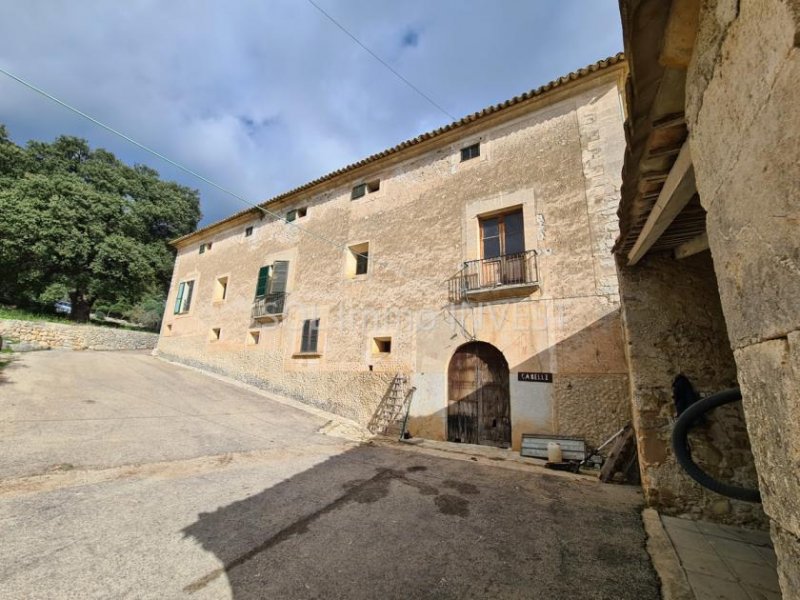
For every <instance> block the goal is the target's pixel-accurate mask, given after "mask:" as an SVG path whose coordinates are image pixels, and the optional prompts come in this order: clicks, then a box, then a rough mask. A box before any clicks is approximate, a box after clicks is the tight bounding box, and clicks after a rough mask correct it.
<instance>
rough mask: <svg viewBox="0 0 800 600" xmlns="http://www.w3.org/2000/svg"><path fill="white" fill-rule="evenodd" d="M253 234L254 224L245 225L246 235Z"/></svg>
mask: <svg viewBox="0 0 800 600" xmlns="http://www.w3.org/2000/svg"><path fill="white" fill-rule="evenodd" d="M251 235H253V226H252V225H250V227H245V229H244V237H250V236H251Z"/></svg>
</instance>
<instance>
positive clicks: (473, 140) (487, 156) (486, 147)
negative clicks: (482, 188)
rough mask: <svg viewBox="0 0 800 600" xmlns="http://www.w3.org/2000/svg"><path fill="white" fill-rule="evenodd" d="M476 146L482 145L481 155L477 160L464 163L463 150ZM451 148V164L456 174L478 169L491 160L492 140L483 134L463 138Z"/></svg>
mask: <svg viewBox="0 0 800 600" xmlns="http://www.w3.org/2000/svg"><path fill="white" fill-rule="evenodd" d="M475 144H480V154H479V155H478V156H476V157H475V158H471V159H469V160H464V161H462V160H461V150H463V149H464V148H468V147H470V146H474V145H475ZM450 148H451V159H450V164H451V167H452V171H453V172H454V173H456V172H458V171H461V170H463V169H474V168H477V167H479V166H480V165H482V164H484V163H486V162H487V161H489V160H491V154H492V140H491V139H489V137H488V136H487V135H486V134H485V133H483V134H479V135H473V136H470V137H466V138H463V139H461V140H459V141H458V142H456V143H454V144H451V145H450Z"/></svg>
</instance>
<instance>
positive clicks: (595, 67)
mask: <svg viewBox="0 0 800 600" xmlns="http://www.w3.org/2000/svg"><path fill="white" fill-rule="evenodd" d="M624 61H625V55H624V54H623V53H622V52H619V53H618V54H615V55H614V56H609V57H608V58H604V59H602V60H598V61H597V62H595V63H593V64H591V65H588V66H586V67H583V68H581V69H578V70H577V71H573V72H572V73H569V74H567V75H564V76H563V77H559V78H558V79H556V80H554V81H550V82H548V83H546V84H544V85H542V86H539V87H538V88H536V89H533V90H530V91H527V92H524V93H522V94H520V95H519V96H514V97H513V98H511V99H509V100H505V101H504V102H501V103H499V104H495V105H492V106H487V107H486V108H484V109H482V110H480V111H478V112H475V113H472V114H470V115H467V116H465V117H463V118H461V119H459V120H458V121H454V122H452V123H449V124H448V125H444V126H442V127H439V128H438V129H434V130H433V131H429V132H427V133H423V134H421V135H418V136H417V137H415V138H412V139H410V140H405V141H403V142H400V143H399V144H397V145H396V146H393V147H391V148H387V149H386V150H382V151H380V152H378V153H376V154H372V155H370V156H367V157H366V158H363V159H361V160H359V161H357V162H354V163H351V164H349V165H347V166H345V167H342V168H340V169H336V170H335V171H331V172H330V173H328V174H326V175H323V176H322V177H318V178H317V179H313V180H312V181H309V182H307V183H304V184H303V185H301V186H299V187H296V188H294V189H291V190H289V191H287V192H283V193H281V194H279V195H277V196H274V197H272V198H270V199H269V200H265V201H264V202H261V203H259V204H258V206H259V207H266V206H267V205H269V204H272V203H275V202H279V201H281V200H285V199H286V198H289V197H290V196H292V195H294V194H297V193H299V192H303V191H306V190H308V189H310V188H313V187H315V186H317V185H319V184H321V183H324V182H326V181H329V180H331V179H334V178H335V177H338V176H339V175H342V174H344V173H347V172H349V171H353V170H355V169H358V168H360V167H363V166H365V165H368V164H370V163H374V162H376V161H378V160H380V159H382V158H386V157H387V156H391V155H393V154H396V153H398V152H400V151H402V150H405V149H406V148H410V147H412V146H416V145H417V144H420V143H422V142H424V141H427V140H430V139H433V138H435V137H438V136H440V135H442V134H444V133H447V132H449V131H452V130H454V129H457V128H459V127H462V126H464V125H467V124H469V123H473V122H475V121H477V120H478V119H481V118H484V117H487V116H489V115H492V114H495V113H497V112H499V111H501V110H504V109H506V108H509V107H511V106H514V105H516V104H519V103H520V102H524V101H525V100H529V99H530V98H535V97H537V96H541V95H543V94H545V93H547V92H549V91H551V90H553V89H555V88H557V87H559V86H561V85H564V84H566V83H569V82H570V81H576V80H578V79H581V78H583V77H586V76H587V75H591V74H592V73H596V72H597V71H600V70H602V69H605V68H608V67H611V66H613V65H616V64H619V63H622V62H624ZM258 211H259V208H257V207H255V206H253V207H249V208H246V209H244V210H241V211H239V212H236V213H234V214H232V215H230V216H228V217H226V218H224V219H221V220H219V221H216V222H215V223H211V224H210V225H206V226H205V227H201V228H200V229H198V230H196V231H193V232H192V233H189V234H187V235H184V236H182V237H179V238H177V239H175V240H172V242H171V243H172V244H179V243H181V242H183V241H185V240H188V239H189V238H192V237H194V236H198V235H200V234H202V233H204V232H206V231H208V230H209V229H212V228H214V227H217V226H219V225H222V224H223V223H225V222H227V221H231V220H233V219H236V218H238V217H241V216H242V215H245V214H247V213H250V212H258Z"/></svg>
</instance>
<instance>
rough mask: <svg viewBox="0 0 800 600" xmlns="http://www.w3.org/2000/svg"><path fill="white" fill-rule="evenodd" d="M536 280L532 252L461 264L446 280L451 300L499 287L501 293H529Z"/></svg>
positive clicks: (487, 291) (534, 260)
mask: <svg viewBox="0 0 800 600" xmlns="http://www.w3.org/2000/svg"><path fill="white" fill-rule="evenodd" d="M538 283H539V266H538V263H537V261H536V251H535V250H527V251H525V252H519V253H517V254H505V255H503V256H497V257H495V258H483V259H480V260H471V261H468V262H465V263H464V267H463V268H462V269H461V271H459V272H458V273H457V274H456V275H455V276H454V277H452V278H451V279H450V280H449V284H450V288H449V296H450V301H451V302H461V301H462V300H464V298H469V297H471V296H474V297H479V296H481V295H487V294H490V293H491V292H493V291H499V290H503V291H505V292H506V293H505V294H504V295H514V291H515V290H517V291H519V292H520V294H526V293H530V289H531V288H533V287H535V286H536V285H538Z"/></svg>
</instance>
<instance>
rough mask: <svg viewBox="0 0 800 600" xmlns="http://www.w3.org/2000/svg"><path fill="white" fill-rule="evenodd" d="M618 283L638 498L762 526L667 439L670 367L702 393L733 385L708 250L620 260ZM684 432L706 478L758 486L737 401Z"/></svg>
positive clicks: (758, 516)
mask: <svg viewBox="0 0 800 600" xmlns="http://www.w3.org/2000/svg"><path fill="white" fill-rule="evenodd" d="M620 290H621V294H622V298H623V312H624V321H625V330H626V334H627V339H628V357H629V360H630V365H631V389H632V402H633V418H634V424H635V426H636V434H637V443H638V449H639V463H640V469H641V473H642V487H643V489H644V492H645V497H646V499H647V502H648V503H649V504H650V505H652V506H654V507H656V508H658V509H659V510H660V511H661V512H665V513H668V514H678V515H680V514H687V515H690V516H692V517H695V518H697V517H702V518H705V519H712V520H717V521H721V522H725V523H749V524H761V525H763V524H765V523H766V519H765V518H764V515H763V512H762V511H761V508H760V506H759V505H757V504H751V503H747V502H741V501H736V500H728V499H727V498H725V497H723V496H720V495H718V494H715V493H713V492H710V491H709V490H706V489H705V488H703V487H702V486H700V485H698V484H697V483H695V482H694V481H693V480H692V479H690V478H689V477H688V475H686V473H685V472H684V471H683V469H682V468H681V467H680V466H679V465H678V464H677V462H676V461H675V458H674V455H673V453H672V449H671V445H670V436H671V434H672V424H673V423H674V420H675V415H676V410H675V406H674V401H673V398H672V381H673V378H674V377H675V376H676V375H677V374H678V373H683V374H684V375H686V376H687V377H688V378H689V379H690V380H691V381H692V383H693V384H694V386H695V390H696V391H697V392H698V393H699V394H700V395H701V396H704V397H705V396H708V395H711V394H713V393H715V392H718V391H721V390H723V389H727V388H730V387H734V386H735V385H736V384H737V382H736V365H735V362H734V358H733V353H732V352H731V349H730V344H729V342H728V337H727V334H726V331H725V320H724V318H723V316H722V309H721V306H720V303H719V292H718V291H717V287H716V279H715V277H714V265H713V263H712V261H711V256H710V254H709V253H708V252H703V253H700V254H697V255H695V256H692V257H689V258H686V259H683V260H676V259H675V258H673V257H672V256H671V255H670V254H654V255H650V256H648V257H646V258H645V259H644V260H643V261H642V262H641V263H639V264H638V265H636V266H635V267H630V268H629V267H623V266H621V267H620ZM690 439H691V443H692V454H693V457H694V458H695V460H697V462H698V464H700V465H701V466H702V467H703V468H704V469H705V470H707V471H708V472H709V473H710V474H711V475H712V476H715V477H717V478H718V479H720V480H722V481H730V482H735V483H738V484H740V485H742V486H745V487H756V486H757V476H756V470H755V465H754V463H753V456H752V453H751V452H750V447H749V442H748V437H747V431H746V429H745V423H744V418H743V415H742V414H741V409H740V407H739V406H738V405H732V406H731V405H729V406H725V407H722V408H721V409H718V410H716V411H714V412H713V413H711V415H709V416H708V419H707V424H706V425H701V426H699V427H697V428H696V429H695V433H694V434H693V435H692V437H691V438H690Z"/></svg>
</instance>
